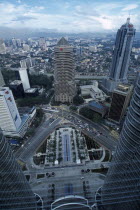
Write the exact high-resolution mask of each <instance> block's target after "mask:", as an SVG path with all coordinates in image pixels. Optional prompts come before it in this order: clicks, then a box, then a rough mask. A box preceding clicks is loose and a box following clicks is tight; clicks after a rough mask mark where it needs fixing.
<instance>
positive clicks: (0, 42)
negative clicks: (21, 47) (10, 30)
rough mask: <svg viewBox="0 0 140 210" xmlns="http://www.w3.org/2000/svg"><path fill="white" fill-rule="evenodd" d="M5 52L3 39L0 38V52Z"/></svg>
mask: <svg viewBox="0 0 140 210" xmlns="http://www.w3.org/2000/svg"><path fill="white" fill-rule="evenodd" d="M5 53H6V46H5V43H4V41H3V39H0V54H5Z"/></svg>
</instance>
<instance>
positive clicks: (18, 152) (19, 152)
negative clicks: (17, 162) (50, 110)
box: [15, 119, 50, 158]
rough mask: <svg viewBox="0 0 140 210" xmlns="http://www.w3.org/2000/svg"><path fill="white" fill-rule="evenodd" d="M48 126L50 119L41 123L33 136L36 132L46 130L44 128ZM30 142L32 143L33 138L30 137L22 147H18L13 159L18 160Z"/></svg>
mask: <svg viewBox="0 0 140 210" xmlns="http://www.w3.org/2000/svg"><path fill="white" fill-rule="evenodd" d="M49 124H50V119H49V120H47V121H45V122H43V123H42V124H41V125H40V126H39V127H38V128H37V129H36V132H35V135H36V133H38V132H42V131H43V129H44V128H46V126H48V125H49ZM35 135H34V136H35ZM32 141H34V138H33V137H31V138H30V139H28V140H27V141H26V142H25V144H24V145H23V147H20V148H19V149H18V150H17V151H16V153H15V157H16V158H18V157H19V156H20V154H21V153H22V152H23V151H24V149H25V148H26V147H28V145H29V144H31V143H32Z"/></svg>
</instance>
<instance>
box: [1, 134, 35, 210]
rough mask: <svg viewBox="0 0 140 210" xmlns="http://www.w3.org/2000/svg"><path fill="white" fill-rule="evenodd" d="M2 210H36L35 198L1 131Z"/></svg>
mask: <svg viewBox="0 0 140 210" xmlns="http://www.w3.org/2000/svg"><path fill="white" fill-rule="evenodd" d="M0 209H18V210H19V209H26V210H28V209H30V210H36V200H35V196H34V194H33V192H32V190H31V188H30V185H29V183H28V182H27V180H26V178H25V176H24V174H23V172H22V170H21V168H20V166H19V165H18V163H17V161H16V159H15V157H14V155H13V153H12V150H11V148H10V145H9V144H8V142H7V141H6V139H5V138H4V136H3V134H2V132H1V131H0Z"/></svg>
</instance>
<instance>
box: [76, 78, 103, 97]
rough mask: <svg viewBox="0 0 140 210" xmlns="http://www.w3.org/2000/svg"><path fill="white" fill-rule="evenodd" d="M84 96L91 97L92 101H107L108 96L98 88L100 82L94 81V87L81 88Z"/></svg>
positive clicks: (84, 86)
mask: <svg viewBox="0 0 140 210" xmlns="http://www.w3.org/2000/svg"><path fill="white" fill-rule="evenodd" d="M80 88H81V95H82V96H91V98H90V99H91V100H94V101H105V99H106V97H107V96H106V94H105V93H104V92H103V91H102V90H100V89H99V88H98V82H97V81H93V84H92V85H83V86H80Z"/></svg>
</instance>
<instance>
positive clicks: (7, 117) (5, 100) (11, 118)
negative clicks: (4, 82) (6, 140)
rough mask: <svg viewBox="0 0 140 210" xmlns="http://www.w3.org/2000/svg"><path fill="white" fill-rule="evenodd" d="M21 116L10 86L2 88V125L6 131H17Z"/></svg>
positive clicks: (0, 118)
mask: <svg viewBox="0 0 140 210" xmlns="http://www.w3.org/2000/svg"><path fill="white" fill-rule="evenodd" d="M20 124H21V118H20V115H19V112H18V109H17V106H16V103H15V100H14V97H13V94H12V91H11V90H10V89H9V88H8V87H4V88H0V127H1V129H2V130H3V131H4V132H16V131H17V130H18V128H19V127H20Z"/></svg>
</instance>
